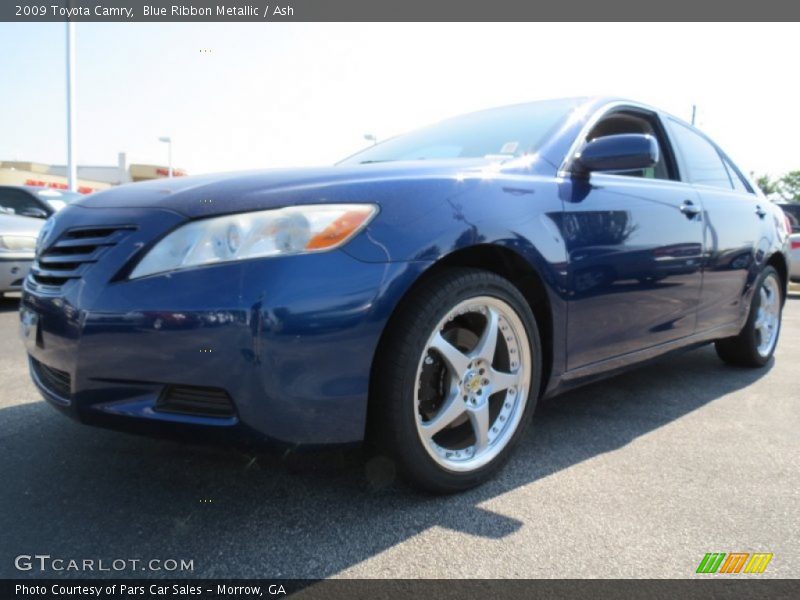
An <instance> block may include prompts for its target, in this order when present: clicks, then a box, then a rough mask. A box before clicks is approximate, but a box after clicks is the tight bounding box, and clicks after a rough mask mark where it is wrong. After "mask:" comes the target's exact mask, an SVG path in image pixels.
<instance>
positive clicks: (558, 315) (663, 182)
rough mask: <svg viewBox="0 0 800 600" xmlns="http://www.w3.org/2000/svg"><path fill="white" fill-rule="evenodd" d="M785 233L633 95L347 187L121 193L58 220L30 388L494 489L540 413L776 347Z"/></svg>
mask: <svg viewBox="0 0 800 600" xmlns="http://www.w3.org/2000/svg"><path fill="white" fill-rule="evenodd" d="M788 239H789V226H788V224H787V222H786V219H785V217H784V215H783V213H782V212H781V211H780V209H779V208H777V207H775V206H773V205H772V204H771V203H770V202H768V201H767V200H766V199H765V198H764V197H763V195H762V194H761V193H760V192H759V190H758V189H757V188H756V187H755V186H754V185H753V183H752V182H751V181H750V180H749V179H748V178H747V177H746V176H744V175H743V174H742V171H741V170H740V169H739V168H738V167H737V166H736V165H735V164H734V163H733V161H732V160H731V159H730V158H729V157H728V156H727V155H726V154H725V153H724V152H723V151H722V150H721V149H720V148H719V147H718V146H716V145H715V144H714V142H712V141H711V140H710V139H709V138H708V137H706V136H705V135H704V134H702V133H701V132H699V131H698V130H696V129H695V128H693V127H692V126H690V125H688V124H686V123H684V122H682V121H680V120H679V119H676V118H674V117H672V116H669V115H667V114H664V113H662V112H660V111H658V110H656V109H653V108H650V107H647V106H644V105H640V104H638V103H635V102H628V101H621V100H615V99H567V100H554V101H543V102H534V103H530V104H522V105H517V106H510V107H506V108H498V109H492V110H486V111H483V112H478V113H474V114H471V115H467V116H463V117H457V118H454V119H451V120H447V121H444V122H441V123H439V124H436V125H433V126H431V127H428V128H425V129H421V130H419V131H417V132H414V133H411V134H408V135H404V136H400V137H397V138H394V139H391V140H388V141H386V142H383V143H380V144H377V145H375V146H373V147H371V148H369V149H367V150H365V151H363V152H361V153H359V154H357V155H355V156H353V157H351V158H348V159H347V160H344V161H343V162H341V163H339V164H337V165H335V166H333V167H329V168H315V169H302V170H269V171H261V172H253V173H244V174H225V175H213V176H211V175H210V176H198V177H189V178H178V179H170V180H159V181H154V182H149V183H144V184H134V185H126V186H122V187H119V188H116V189H112V190H109V191H104V192H101V193H98V194H94V195H92V196H90V197H87V198H85V199H82V200H79V201H77V202H73V203H72V204H70V205H69V206H67V207H66V208H64V209H63V210H62V211H61V212H59V213H58V214H57V215H55V216H54V217H52V218H51V219H50V220H49V221H48V222H47V224H46V226H45V228H44V229H43V231H42V234H41V236H40V239H39V242H38V248H37V255H36V261H35V263H34V265H33V267H32V269H31V272H30V275H29V276H28V278H27V279H26V281H25V285H24V293H23V298H22V303H21V309H20V310H21V312H20V319H21V329H22V335H23V338H24V340H25V342H26V347H27V352H28V355H29V362H30V372H31V375H32V378H33V381H34V382H35V384H36V385H37V387H38V388H39V390H40V391H41V393H42V394H43V395H44V397H45V398H46V399H47V400H48V401H49V402H50V403H52V404H53V405H54V406H56V407H58V408H60V409H61V410H63V411H64V412H65V413H67V414H69V415H71V416H73V417H75V418H77V419H79V420H81V421H83V422H86V423H92V424H98V425H105V426H109V427H114V428H120V429H126V430H132V431H146V432H173V433H175V432H179V433H188V434H190V433H202V434H211V435H216V436H220V437H223V438H225V437H229V438H230V439H232V440H244V439H247V440H266V441H270V442H274V443H279V444H288V445H290V446H304V445H307V446H320V445H330V444H352V443H358V442H360V441H362V440H363V439H365V438H366V439H368V440H371V441H372V442H373V445H374V446H375V447H377V449H378V450H379V451H380V452H382V453H384V454H385V455H387V456H389V457H391V458H392V459H393V460H394V461H395V462H396V464H397V466H398V467H399V469H400V471H401V473H403V474H404V475H405V476H406V477H407V478H408V479H409V480H411V481H412V482H414V483H416V484H417V485H419V486H422V487H424V488H427V489H431V490H435V491H442V492H448V491H456V490H460V489H465V488H467V487H469V486H473V485H476V484H478V483H480V482H481V481H483V480H485V479H486V478H487V477H488V476H490V475H491V474H492V473H494V472H495V471H496V470H497V469H498V468H499V466H500V465H501V464H502V462H503V461H504V459H506V458H507V456H508V454H509V452H510V451H511V449H512V447H513V446H514V444H515V442H516V441H517V440H518V439H519V438H520V436H521V435H522V434H523V431H524V427H525V425H526V423H527V422H528V421H529V420H530V417H531V414H532V413H533V410H534V406H535V404H536V402H537V400H538V399H540V398H542V397H545V396H553V395H556V394H558V393H559V392H561V391H564V390H566V389H569V388H571V387H573V386H575V385H578V384H581V383H584V382H587V381H592V380H594V379H596V378H598V377H600V376H602V375H606V374H609V373H612V372H615V371H618V370H619V369H622V368H626V367H628V366H630V365H633V364H635V363H639V362H641V361H644V360H647V359H651V358H654V357H656V356H659V355H662V354H665V353H667V352H669V351H672V350H676V349H679V348H687V347H692V346H696V345H699V344H702V343H707V342H714V343H715V344H716V348H717V352H718V354H719V356H720V357H721V358H722V359H723V360H725V361H726V362H729V363H733V364H737V365H743V366H750V367H759V366H763V365H764V364H766V363H767V362H768V361H769V360H770V358H771V356H772V354H773V351H774V350H775V345H776V343H777V339H778V333H779V330H780V323H781V311H782V307H783V303H784V298H785V295H786V289H787V273H788V258H787V256H788Z"/></svg>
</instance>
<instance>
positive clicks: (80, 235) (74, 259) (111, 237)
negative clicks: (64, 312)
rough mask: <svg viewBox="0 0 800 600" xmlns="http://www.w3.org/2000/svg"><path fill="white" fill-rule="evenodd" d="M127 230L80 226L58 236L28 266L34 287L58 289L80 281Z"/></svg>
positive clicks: (128, 228)
mask: <svg viewBox="0 0 800 600" xmlns="http://www.w3.org/2000/svg"><path fill="white" fill-rule="evenodd" d="M131 229H132V228H131V227H81V228H76V229H69V230H67V231H65V232H64V233H62V234H61V237H59V238H58V240H56V242H55V243H54V244H52V245H51V246H49V247H48V248H47V249H46V250H44V251H43V252H42V253H41V254H40V255H39V256H38V257H37V258H36V260H35V261H34V262H33V265H32V266H31V279H32V280H33V282H34V283H36V284H38V285H43V286H48V287H59V286H62V285H64V284H65V283H66V282H67V281H69V280H70V279H80V278H81V277H82V276H83V274H84V272H85V271H86V269H87V268H89V266H90V265H91V264H92V263H95V262H97V261H98V260H99V259H100V257H101V256H102V255H103V253H105V252H106V251H107V250H108V249H109V248H110V247H112V246H114V245H115V244H117V243H118V242H119V240H120V239H121V238H122V237H123V236H124V235H125V234H126V233H127V232H128V231H130V230H131Z"/></svg>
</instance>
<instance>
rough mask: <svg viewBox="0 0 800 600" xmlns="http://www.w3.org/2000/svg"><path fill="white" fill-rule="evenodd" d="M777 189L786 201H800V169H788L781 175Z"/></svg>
mask: <svg viewBox="0 0 800 600" xmlns="http://www.w3.org/2000/svg"><path fill="white" fill-rule="evenodd" d="M777 191H778V193H779V194H780V195H781V197H782V198H783V199H784V200H786V201H787V202H800V171H790V172H789V173H787V174H786V175H784V176H783V177H781V178H780V179H779V180H778V190H777Z"/></svg>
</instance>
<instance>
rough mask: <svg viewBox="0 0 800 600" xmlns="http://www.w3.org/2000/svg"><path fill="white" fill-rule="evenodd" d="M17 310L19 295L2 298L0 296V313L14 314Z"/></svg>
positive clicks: (11, 294)
mask: <svg viewBox="0 0 800 600" xmlns="http://www.w3.org/2000/svg"><path fill="white" fill-rule="evenodd" d="M17 310H19V294H14V293H13V292H11V293H10V295H7V296H3V295H2V294H0V313H7V312H14V311H17Z"/></svg>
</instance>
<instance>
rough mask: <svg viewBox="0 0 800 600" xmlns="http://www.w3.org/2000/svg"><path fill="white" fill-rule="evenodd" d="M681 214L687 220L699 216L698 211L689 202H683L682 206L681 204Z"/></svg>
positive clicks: (692, 203)
mask: <svg viewBox="0 0 800 600" xmlns="http://www.w3.org/2000/svg"><path fill="white" fill-rule="evenodd" d="M681 212H682V213H683V214H685V215H686V216H687V217H688V218H690V219H694V218H695V217H696V216H697V215H699V214H700V209H699V208H698V207H697V206H695V205H694V202H692V201H691V200H684V201H683V204H681Z"/></svg>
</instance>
